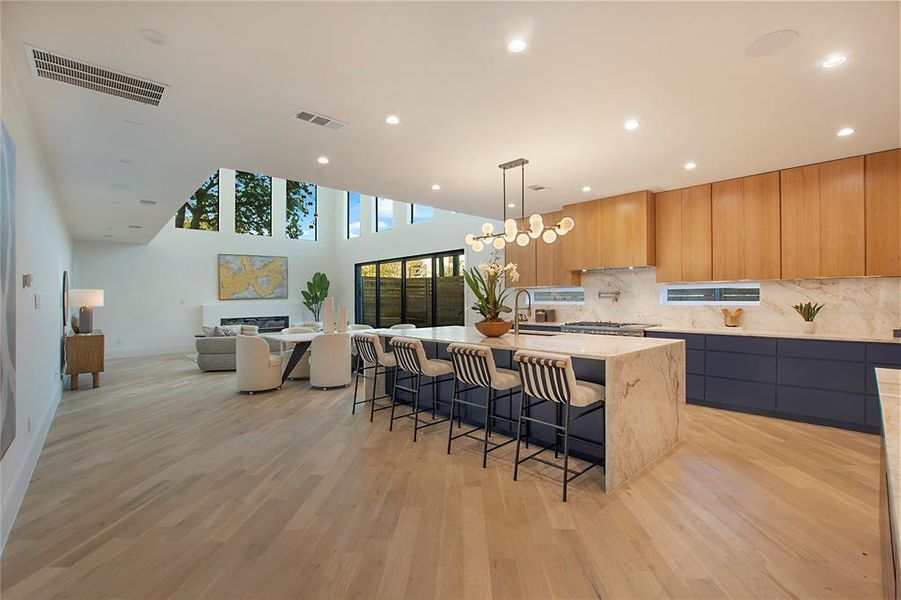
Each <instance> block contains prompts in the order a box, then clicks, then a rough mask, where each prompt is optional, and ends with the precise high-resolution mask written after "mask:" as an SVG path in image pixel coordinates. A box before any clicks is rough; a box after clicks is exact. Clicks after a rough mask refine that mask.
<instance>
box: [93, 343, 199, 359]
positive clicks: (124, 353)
mask: <svg viewBox="0 0 901 600" xmlns="http://www.w3.org/2000/svg"><path fill="white" fill-rule="evenodd" d="M193 352H196V350H195V348H194V345H193V344H176V345H172V346H138V347H137V348H109V347H107V348H106V356H107V358H131V357H137V356H161V355H163V354H188V353H193Z"/></svg>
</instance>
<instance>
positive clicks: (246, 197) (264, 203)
mask: <svg viewBox="0 0 901 600" xmlns="http://www.w3.org/2000/svg"><path fill="white" fill-rule="evenodd" d="M235 233H247V234H250V235H263V236H271V235H272V178H271V177H269V176H268V175H261V174H259V173H248V172H246V171H236V172H235Z"/></svg>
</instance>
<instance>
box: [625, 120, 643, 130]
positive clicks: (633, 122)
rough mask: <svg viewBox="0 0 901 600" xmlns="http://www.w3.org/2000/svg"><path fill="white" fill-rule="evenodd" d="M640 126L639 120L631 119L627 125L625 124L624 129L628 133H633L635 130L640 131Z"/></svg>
mask: <svg viewBox="0 0 901 600" xmlns="http://www.w3.org/2000/svg"><path fill="white" fill-rule="evenodd" d="M640 125H641V123H639V122H638V120H636V119H629V120H628V121H626V122H625V123H623V128H625V129H627V130H628V131H633V130H635V129H638V127H639V126H640Z"/></svg>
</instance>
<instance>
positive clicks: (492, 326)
mask: <svg viewBox="0 0 901 600" xmlns="http://www.w3.org/2000/svg"><path fill="white" fill-rule="evenodd" d="M508 274H509V277H510V280H511V281H517V280H518V279H519V273H518V272H517V270H516V264H515V263H508V264H507V265H504V264H503V263H502V262H501V260H500V256H499V254H498V253H497V252H493V253H492V254H491V257H490V258H489V260H488V262H483V263H482V264H480V265H479V266H478V267H472V268H470V269H469V270H468V271H463V278H464V279H465V280H466V285H468V286H469V289H471V290H472V293H473V294H475V297H476V302H475V304H473V305H472V309H473V310H474V311H476V312H477V313H479V314H480V315H482V320H481V321H479V322H478V323H476V329H478V330H479V332H480V333H481V334H482V335H484V336H485V337H500V336H502V335H504V334H505V333H507V332H508V331H510V328H511V327H512V326H513V322H512V321H508V320H506V319H503V318H501V315H503V314H505V313H509V312H513V309H512V308H510V307H509V306H507V305H506V304H504V299H505V298H506V297H507V294H508V293H509V290H507V289H505V288H504V277H505V276H506V275H508Z"/></svg>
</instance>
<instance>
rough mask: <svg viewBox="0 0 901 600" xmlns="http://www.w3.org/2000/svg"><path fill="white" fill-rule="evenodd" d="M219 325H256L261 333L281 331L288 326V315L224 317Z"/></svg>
mask: <svg viewBox="0 0 901 600" xmlns="http://www.w3.org/2000/svg"><path fill="white" fill-rule="evenodd" d="M219 324H220V325H256V326H257V327H259V329H260V332H261V333H268V332H272V331H281V330H282V329H284V328H285V327H287V326H288V315H283V316H278V317H224V318H222V319H220V323H219Z"/></svg>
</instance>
